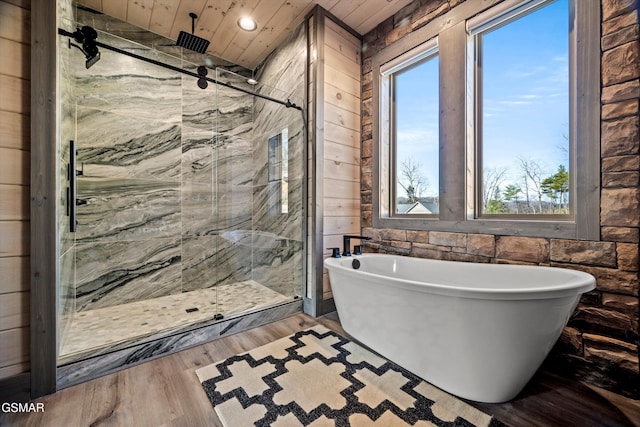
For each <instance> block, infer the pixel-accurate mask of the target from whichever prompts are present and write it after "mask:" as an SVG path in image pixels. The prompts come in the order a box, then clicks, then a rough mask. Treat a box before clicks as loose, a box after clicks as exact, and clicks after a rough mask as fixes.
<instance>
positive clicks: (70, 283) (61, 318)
mask: <svg viewBox="0 0 640 427" xmlns="http://www.w3.org/2000/svg"><path fill="white" fill-rule="evenodd" d="M75 295H76V289H75V250H74V248H73V247H70V248H68V249H67V250H66V251H65V252H62V254H61V255H60V287H59V291H58V343H61V342H63V341H64V338H65V337H66V334H67V332H68V331H69V328H70V327H71V319H72V315H73V313H74V312H75Z"/></svg>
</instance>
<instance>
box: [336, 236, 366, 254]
mask: <svg viewBox="0 0 640 427" xmlns="http://www.w3.org/2000/svg"><path fill="white" fill-rule="evenodd" d="M351 239H360V240H371V237H366V236H355V235H354V236H352V235H344V236H342V243H343V246H342V256H351Z"/></svg>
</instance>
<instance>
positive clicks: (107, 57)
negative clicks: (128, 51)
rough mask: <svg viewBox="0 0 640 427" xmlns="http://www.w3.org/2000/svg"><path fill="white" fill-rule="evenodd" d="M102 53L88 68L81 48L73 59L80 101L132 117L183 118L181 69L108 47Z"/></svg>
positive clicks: (151, 118)
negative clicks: (179, 70) (172, 68)
mask: <svg viewBox="0 0 640 427" xmlns="http://www.w3.org/2000/svg"><path fill="white" fill-rule="evenodd" d="M100 55H101V59H100V60H99V61H98V62H96V63H95V64H94V65H93V66H92V67H91V68H90V69H88V70H87V69H85V66H84V58H83V57H82V54H81V53H80V52H78V55H76V56H78V57H79V58H76V60H75V61H73V62H72V64H73V73H74V75H75V96H76V102H77V103H78V105H80V106H83V107H90V108H95V109H100V110H105V111H112V112H117V113H118V114H120V115H123V116H127V117H131V118H134V117H135V118H144V119H148V120H159V121H162V122H172V123H179V122H180V109H181V104H182V92H181V84H180V82H181V78H180V74H179V73H177V72H176V71H171V70H167V69H165V68H163V67H159V66H157V65H153V64H149V63H147V62H144V61H141V60H139V59H135V58H131V57H129V56H126V55H122V54H118V53H114V52H110V51H108V50H106V49H101V53H100Z"/></svg>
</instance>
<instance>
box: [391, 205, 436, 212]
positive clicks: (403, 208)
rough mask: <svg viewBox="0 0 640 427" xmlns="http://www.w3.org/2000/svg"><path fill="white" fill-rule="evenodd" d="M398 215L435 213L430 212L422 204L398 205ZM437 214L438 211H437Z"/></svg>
mask: <svg viewBox="0 0 640 427" xmlns="http://www.w3.org/2000/svg"><path fill="white" fill-rule="evenodd" d="M396 208H397V211H398V212H397V213H399V214H431V213H434V212H433V211H431V210H429V209H428V208H427V207H426V206H425V205H423V204H422V203H420V202H415V203H398V204H397V205H396ZM436 213H437V211H436Z"/></svg>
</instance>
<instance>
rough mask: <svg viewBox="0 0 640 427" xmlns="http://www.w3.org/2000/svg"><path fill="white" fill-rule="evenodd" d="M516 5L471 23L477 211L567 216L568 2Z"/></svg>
mask: <svg viewBox="0 0 640 427" xmlns="http://www.w3.org/2000/svg"><path fill="white" fill-rule="evenodd" d="M518 12H520V11H519V10H518V9H516V10H514V11H513V12H512V13H507V14H503V15H499V16H498V17H497V19H498V21H499V23H498V24H496V25H494V26H490V28H488V29H484V30H482V31H478V32H477V33H476V31H475V30H473V29H471V30H470V32H471V33H472V37H473V38H474V40H473V41H474V45H475V54H476V58H475V59H476V61H475V63H476V67H475V85H476V98H475V107H476V114H475V120H476V133H475V137H476V141H477V147H478V148H477V167H476V173H477V177H476V180H477V182H478V185H477V187H476V188H477V194H476V197H477V203H476V206H477V209H478V212H477V215H478V216H486V217H490V216H491V215H511V216H521V215H543V216H547V217H549V219H556V220H562V219H565V220H567V219H571V212H572V209H571V208H570V199H571V193H570V187H571V185H570V183H571V177H572V176H571V174H572V172H573V171H572V170H571V169H572V168H571V167H570V164H569V159H570V155H571V153H572V151H573V147H572V144H571V140H572V138H571V137H572V135H571V129H570V127H569V105H570V97H569V1H568V0H557V1H555V2H552V3H544V4H542V6H541V7H539V8H538V9H535V10H533V11H531V12H529V11H526V12H524V13H522V12H521V13H518ZM512 15H513V16H512ZM509 18H511V19H509ZM505 21H506V22H505ZM487 26H489V25H488V24H487V23H485V24H484V25H483V27H487Z"/></svg>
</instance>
